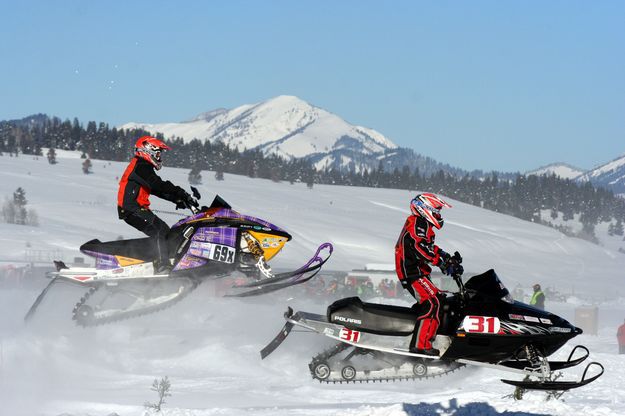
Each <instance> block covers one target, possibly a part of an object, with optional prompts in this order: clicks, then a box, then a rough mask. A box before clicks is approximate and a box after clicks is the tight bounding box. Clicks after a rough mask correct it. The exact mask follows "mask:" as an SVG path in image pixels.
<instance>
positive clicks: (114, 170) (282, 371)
mask: <svg viewBox="0 0 625 416" xmlns="http://www.w3.org/2000/svg"><path fill="white" fill-rule="evenodd" d="M59 160H60V163H59V164H58V165H56V166H51V165H48V164H47V162H46V161H45V160H44V158H39V160H33V159H32V158H31V157H26V156H20V157H19V158H17V159H16V158H8V157H6V156H3V157H0V179H1V180H0V196H2V195H9V194H10V193H12V192H13V191H14V190H15V188H16V187H17V186H22V187H23V188H24V189H26V192H27V198H28V200H29V202H30V204H29V205H31V206H32V207H33V208H35V209H36V210H37V212H38V214H39V220H40V222H41V226H40V227H36V228H32V227H24V226H15V225H7V224H0V260H12V261H14V262H16V261H23V260H24V258H25V256H26V250H25V249H26V244H27V243H29V245H30V247H29V249H34V250H41V252H42V253H43V252H45V251H46V250H60V251H61V253H62V255H63V256H64V257H65V258H66V259H71V258H73V257H74V256H78V255H80V254H79V253H78V252H77V247H78V246H79V245H80V244H81V243H82V242H84V241H86V240H87V239H90V238H92V237H99V238H100V239H113V238H116V237H117V236H118V235H124V236H126V237H131V236H138V234H135V233H134V232H132V231H131V230H130V229H129V227H127V226H125V225H124V224H123V223H121V222H120V221H119V220H117V219H116V217H115V208H114V204H115V196H116V195H115V192H116V180H115V178H116V176H119V175H121V172H122V170H123V166H122V165H121V164H117V163H111V164H109V163H108V162H101V161H96V162H94V171H95V173H94V174H93V175H88V176H87V175H83V174H82V173H81V171H80V162H81V161H80V160H79V159H65V158H60V159H59ZM187 173H188V172H187V171H182V170H175V169H167V168H165V169H164V170H163V174H164V176H166V177H169V178H171V179H172V180H173V181H174V182H177V183H185V182H186V180H185V179H186V174H187ZM204 176H205V180H204V186H202V187H201V191H202V193H203V194H204V195H205V199H206V201H205V202H209V200H210V198H211V197H212V195H213V194H214V193H215V192H218V193H219V194H221V195H222V196H223V197H224V198H225V199H226V200H228V201H230V202H231V203H232V204H233V206H234V207H235V208H236V209H239V210H240V211H242V212H246V213H250V214H253V215H256V216H259V217H261V218H266V219H268V220H270V221H273V222H275V223H276V224H278V225H280V226H282V227H284V228H286V229H287V230H289V231H290V232H291V233H292V234H293V236H294V241H293V242H290V243H289V245H287V248H286V249H285V251H284V253H282V254H281V255H280V256H278V258H277V259H276V260H277V262H276V265H277V266H283V267H292V266H297V265H299V263H301V261H302V260H304V259H305V258H306V256H307V255H309V254H310V253H311V252H312V250H313V248H314V247H316V245H317V244H319V243H321V242H323V241H331V242H333V243H334V244H335V247H336V251H335V255H334V257H333V258H332V259H331V261H330V263H328V267H329V268H331V269H338V270H349V269H351V268H356V267H362V266H363V265H364V264H365V263H392V261H393V258H392V247H393V245H394V242H395V239H396V235H397V233H398V231H399V229H400V227H401V225H402V223H403V221H404V218H405V215H406V214H407V209H406V205H407V201H409V197H410V194H409V193H408V192H405V191H396V190H381V189H377V190H374V189H363V188H348V187H330V186H315V187H314V189H313V190H309V189H307V188H306V187H305V186H304V185H301V184H295V185H289V184H287V183H272V182H270V181H265V180H252V179H249V178H244V177H235V176H232V175H226V180H225V181H223V182H216V181H214V179H213V178H212V175H210V174H209V173H208V172H204ZM451 202H452V204H453V205H454V208H453V209H450V210H448V211H447V216H446V218H447V219H448V221H447V224H446V226H445V228H444V229H443V230H442V231H441V232H440V233H439V236H440V237H439V240H438V242H439V243H440V244H441V245H442V246H443V247H444V248H448V249H450V250H452V251H453V250H455V249H458V250H460V251H461V253H462V254H463V257H464V258H465V264H466V268H467V270H469V271H470V272H481V271H483V270H485V269H487V268H490V267H494V268H495V269H496V270H497V271H498V273H499V274H500V276H501V277H502V279H503V280H504V283H505V284H506V285H508V287H509V288H513V287H514V286H515V285H516V284H517V283H518V284H521V285H523V286H524V287H527V286H529V285H531V284H532V283H534V282H536V281H539V282H541V283H543V285H544V286H548V285H552V286H555V287H557V288H559V289H560V290H561V291H563V292H572V291H575V293H576V294H578V295H579V296H580V297H581V298H582V300H579V301H577V302H574V298H570V302H569V303H554V302H551V303H548V309H550V310H552V311H553V312H555V313H558V314H560V315H562V316H564V317H566V318H568V319H570V320H573V314H574V308H575V307H576V306H577V305H578V304H579V303H586V302H591V301H594V303H595V304H596V305H598V306H599V311H600V316H599V319H600V332H599V335H598V336H591V335H582V336H580V337H578V338H577V339H575V340H574V342H572V343H571V345H567V346H565V347H564V348H563V349H562V350H561V351H559V352H558V353H557V354H556V356H555V358H566V356H567V355H568V352H569V351H570V349H571V347H572V346H573V345H575V344H576V343H580V344H584V345H587V346H588V347H589V348H590V350H591V359H592V360H596V361H600V362H602V363H603V364H604V365H605V367H606V374H604V376H603V377H602V378H601V379H599V380H598V381H596V382H595V383H593V384H591V385H589V386H586V387H584V388H580V389H578V390H576V391H575V392H573V393H570V394H566V395H565V396H563V398H562V399H560V400H557V401H555V400H551V401H545V395H544V394H541V393H530V394H528V395H527V396H526V398H525V400H523V401H520V402H515V401H513V400H512V399H509V398H505V396H506V395H508V394H510V393H511V391H512V388H511V387H510V386H507V385H504V384H502V383H500V382H499V381H498V380H499V379H500V378H503V377H511V378H515V377H518V376H514V375H512V376H510V375H508V374H504V373H501V372H499V371H495V370H486V369H462V370H460V371H458V372H456V373H455V374H454V375H453V376H447V377H445V378H441V379H436V380H431V381H427V382H423V381H422V382H403V383H389V384H363V385H350V386H347V385H325V384H319V383H317V382H314V381H313V380H312V379H311V377H310V374H309V372H308V368H307V364H308V362H309V361H310V358H311V357H312V356H313V355H315V354H316V353H317V352H319V350H321V349H322V348H325V346H326V344H325V341H324V340H323V339H320V338H319V337H315V336H314V335H308V334H298V333H293V334H292V335H291V336H290V337H289V339H288V340H287V341H286V342H285V343H284V344H283V345H282V346H281V347H280V349H278V350H277V351H276V352H275V353H274V354H273V355H271V356H270V357H269V358H268V359H266V360H264V361H261V360H260V357H259V354H258V351H259V350H260V348H262V347H263V346H264V345H265V344H266V343H267V342H268V341H269V340H270V339H271V338H273V336H275V334H276V333H277V331H278V330H279V329H280V328H281V326H282V324H283V320H282V313H283V311H284V310H285V309H286V306H287V305H291V306H293V307H294V308H296V309H300V310H306V311H310V312H319V313H322V312H323V311H324V310H325V306H326V305H325V304H318V303H313V302H311V301H310V300H307V299H302V298H300V297H299V296H298V295H297V294H296V293H297V292H280V293H278V294H275V295H274V296H271V297H266V298H256V299H248V300H237V299H224V298H213V297H211V296H210V293H211V285H210V284H204V285H202V286H200V287H199V288H198V290H196V291H195V292H193V293H192V294H191V295H190V296H189V297H188V298H186V299H185V300H184V301H182V302H180V303H179V304H177V305H175V306H174V307H172V308H170V309H168V310H166V311H163V312H161V313H158V314H153V315H150V316H146V317H143V318H137V319H134V320H128V321H125V322H122V323H117V324H114V325H107V326H102V327H98V328H90V329H80V328H76V327H74V326H73V323H72V321H71V320H70V319H69V316H70V312H71V308H72V306H73V304H74V303H75V302H76V301H77V299H78V298H79V297H80V296H81V294H82V290H80V288H74V287H67V286H66V287H59V288H58V290H55V291H54V292H53V293H51V295H50V297H49V298H48V299H47V300H46V301H45V302H44V303H43V304H42V307H41V311H40V312H41V313H40V314H38V315H37V316H36V318H35V319H34V321H33V322H32V323H31V324H30V325H28V326H24V325H23V323H22V317H23V315H24V313H25V312H26V311H27V309H28V307H29V306H30V304H31V303H32V301H33V300H34V298H35V297H36V295H37V294H38V291H39V290H40V289H41V288H43V286H44V285H45V284H46V280H45V279H44V278H43V277H41V278H39V279H34V280H33V281H31V282H29V284H28V285H25V286H24V287H21V288H15V287H10V286H7V287H4V286H0V316H1V318H0V414H1V415H5V414H6V415H45V416H48V415H50V416H52V415H71V416H86V415H89V416H96V415H102V416H106V415H111V414H114V413H116V414H118V415H120V416H126V415H142V414H143V413H144V408H143V406H142V405H143V403H144V402H146V401H154V400H155V399H156V397H155V394H154V393H153V392H151V391H150V386H151V384H152V381H153V380H154V379H155V378H161V377H164V376H168V377H169V378H170V380H171V383H172V394H173V395H172V397H170V398H169V400H168V402H167V404H166V405H165V412H164V414H167V415H172V416H182V415H184V416H190V415H197V416H204V415H239V414H242V415H354V416H361V415H375V416H382V415H383V416H387V415H393V416H395V415H412V416H415V415H416V416H424V415H425V416H430V415H460V416H463V415H486V416H492V415H512V416H529V415H532V416H534V415H576V414H586V415H592V416H594V415H598V416H603V415H625V376H624V375H623V368H625V355H618V354H617V346H616V339H615V336H614V334H615V332H616V327H617V326H618V325H619V324H620V323H622V322H623V318H625V302H624V301H623V298H622V296H623V291H622V289H621V288H622V276H623V270H624V269H625V268H624V267H623V266H625V256H623V255H622V254H620V253H615V252H613V251H610V250H607V249H604V248H601V247H598V246H595V245H592V244H590V243H587V242H584V241H582V240H578V239H572V238H568V237H565V236H563V235H562V234H560V233H558V232H556V231H554V230H552V229H549V228H547V227H543V226H539V225H535V224H530V223H527V222H523V221H520V220H517V219H514V218H511V217H507V216H504V215H498V214H494V213H491V212H488V211H484V210H481V209H479V208H476V207H472V206H469V205H466V204H462V203H458V202H455V201H451ZM157 206H158V207H161V208H164V209H171V206H168V205H166V204H162V205H161V204H159V205H157ZM163 217H164V218H165V219H166V220H167V221H168V222H170V223H172V222H174V221H175V220H176V217H174V216H167V215H163ZM619 290H620V292H619ZM582 295H588V296H582ZM571 373H572V376H573V375H575V376H580V375H581V369H574V370H573V371H571Z"/></svg>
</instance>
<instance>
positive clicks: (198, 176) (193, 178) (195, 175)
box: [189, 166, 202, 185]
mask: <svg viewBox="0 0 625 416" xmlns="http://www.w3.org/2000/svg"><path fill="white" fill-rule="evenodd" d="M189 184H191V185H201V184H202V173H201V171H200V169H199V168H198V167H197V166H194V167H193V168H192V169H191V171H190V172H189Z"/></svg>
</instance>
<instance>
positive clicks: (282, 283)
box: [227, 243, 333, 297]
mask: <svg viewBox="0 0 625 416" xmlns="http://www.w3.org/2000/svg"><path fill="white" fill-rule="evenodd" d="M325 249H328V253H327V254H326V255H325V256H324V257H321V256H320V253H321V252H322V251H323V250H325ZM332 251H333V247H332V244H330V243H324V244H322V245H321V246H319V248H318V249H317V252H316V253H315V255H314V256H313V257H312V258H311V259H310V260H309V261H308V262H307V263H306V264H305V265H304V266H302V267H300V268H299V269H297V270H295V271H292V272H285V273H280V274H277V275H275V276H274V278H269V279H266V280H261V281H258V282H256V283H254V284H252V283H249V284H244V285H240V286H234V287H233V289H237V288H249V287H254V289H252V290H248V291H245V292H242V293H236V294H230V295H227V296H228V297H249V296H258V295H264V294H267V293H271V292H275V291H277V290H280V289H284V288H287V287H291V286H295V285H299V284H302V283H305V282H307V281H309V280H310V279H312V278H313V277H315V276H316V275H317V273H319V271H320V270H321V267H322V266H323V265H324V264H325V263H326V262H327V261H328V259H329V258H330V256H331V255H332Z"/></svg>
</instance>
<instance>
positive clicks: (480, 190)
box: [0, 115, 625, 240]
mask: <svg viewBox="0 0 625 416" xmlns="http://www.w3.org/2000/svg"><path fill="white" fill-rule="evenodd" d="M146 134H148V132H146V131H143V130H124V129H116V128H114V127H112V128H111V127H109V125H108V124H106V123H96V122H94V121H90V122H89V123H87V126H86V127H84V126H83V125H82V124H81V123H80V122H79V121H78V120H77V119H74V120H73V121H69V120H65V121H62V120H60V119H58V118H48V117H46V116H44V115H37V116H33V117H31V118H29V119H24V120H20V121H19V122H0V153H7V154H9V155H13V154H15V155H17V154H18V153H25V154H36V155H42V148H56V149H63V150H75V151H80V152H83V154H84V155H85V157H87V155H88V156H89V157H91V158H96V159H103V160H115V161H126V160H128V159H129V157H130V155H131V154H132V149H133V146H134V143H135V141H136V139H137V138H138V137H140V136H142V135H146ZM157 136H158V137H159V138H160V139H164V138H163V137H162V136H161V135H157ZM167 143H168V144H169V145H170V146H171V147H172V148H173V149H174V150H173V151H171V152H169V153H168V154H167V156H166V162H165V163H166V165H167V166H172V167H180V168H188V169H191V170H192V174H191V175H190V179H191V178H192V180H193V181H194V182H197V181H198V180H201V179H200V177H201V175H200V172H201V171H203V170H211V171H215V172H216V177H217V178H223V173H224V172H225V173H232V174H240V175H246V176H249V177H258V178H265V179H271V180H273V181H288V182H291V183H293V182H303V183H306V184H308V186H309V187H312V186H313V184H315V183H317V184H332V185H347V186H363V187H374V188H395V189H406V190H428V191H431V192H435V193H441V194H444V195H447V196H449V197H452V198H454V199H457V200H459V201H462V202H466V203H469V204H472V205H476V206H480V207H483V208H486V209H489V210H493V211H496V212H501V213H504V214H508V215H512V216H515V217H518V218H521V219H524V220H527V221H533V222H544V221H545V215H548V216H549V218H548V220H549V219H551V220H555V219H556V218H557V219H558V221H557V222H561V221H566V220H570V219H573V218H577V219H578V220H579V221H580V222H581V223H582V225H583V229H582V232H581V233H577V234H576V235H579V236H581V237H584V238H587V239H590V240H594V239H595V236H594V228H595V225H596V224H597V223H598V222H600V221H614V222H615V224H613V225H611V230H617V231H620V230H621V229H622V222H623V220H624V219H625V200H623V199H621V198H618V197H615V196H614V194H613V193H612V192H611V191H609V190H606V189H603V188H595V187H593V186H592V185H591V184H590V183H583V184H579V183H577V182H574V181H571V180H569V179H561V178H559V177H556V176H555V175H551V176H534V175H531V176H524V175H520V174H519V175H516V177H513V178H512V179H508V178H510V177H511V176H510V174H500V175H497V174H496V173H492V174H489V175H485V176H481V177H477V176H475V175H473V174H469V173H468V172H466V173H464V174H451V173H445V172H444V171H442V170H441V171H439V172H437V173H435V174H433V175H424V174H422V173H421V172H419V170H418V169H415V170H410V169H409V168H408V167H407V166H405V167H404V168H403V169H393V170H392V171H386V170H385V169H384V165H383V163H380V164H379V165H378V167H377V168H376V169H372V170H365V171H364V172H358V173H356V172H354V171H341V170H338V169H326V170H321V171H317V170H315V168H314V166H313V165H312V164H311V163H310V162H309V161H306V160H303V159H296V160H286V159H284V158H281V157H279V156H276V155H268V156H266V155H263V154H262V152H260V151H257V150H239V149H236V148H234V149H232V148H229V147H228V146H226V145H224V144H223V143H221V142H215V143H210V142H208V141H205V142H201V141H200V140H191V141H189V142H187V143H185V142H184V141H183V140H182V139H180V138H176V139H171V140H167ZM501 176H503V177H505V178H506V179H500V177H501ZM554 222H555V221H554ZM556 228H559V229H560V230H562V231H563V232H566V233H568V234H574V233H573V231H572V230H571V229H569V228H567V227H565V226H564V225H560V226H556ZM617 234H618V232H617Z"/></svg>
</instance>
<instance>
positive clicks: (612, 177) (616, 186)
mask: <svg viewBox="0 0 625 416" xmlns="http://www.w3.org/2000/svg"><path fill="white" fill-rule="evenodd" d="M578 180H580V181H590V182H591V183H592V184H593V185H595V186H602V187H604V188H609V189H612V190H613V191H614V193H616V194H625V155H622V156H620V157H618V158H617V159H614V160H612V161H611V162H608V163H606V164H604V165H601V166H599V167H597V168H595V169H592V170H590V171H588V172H586V173H584V174H583V175H581V176H579V178H578Z"/></svg>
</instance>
